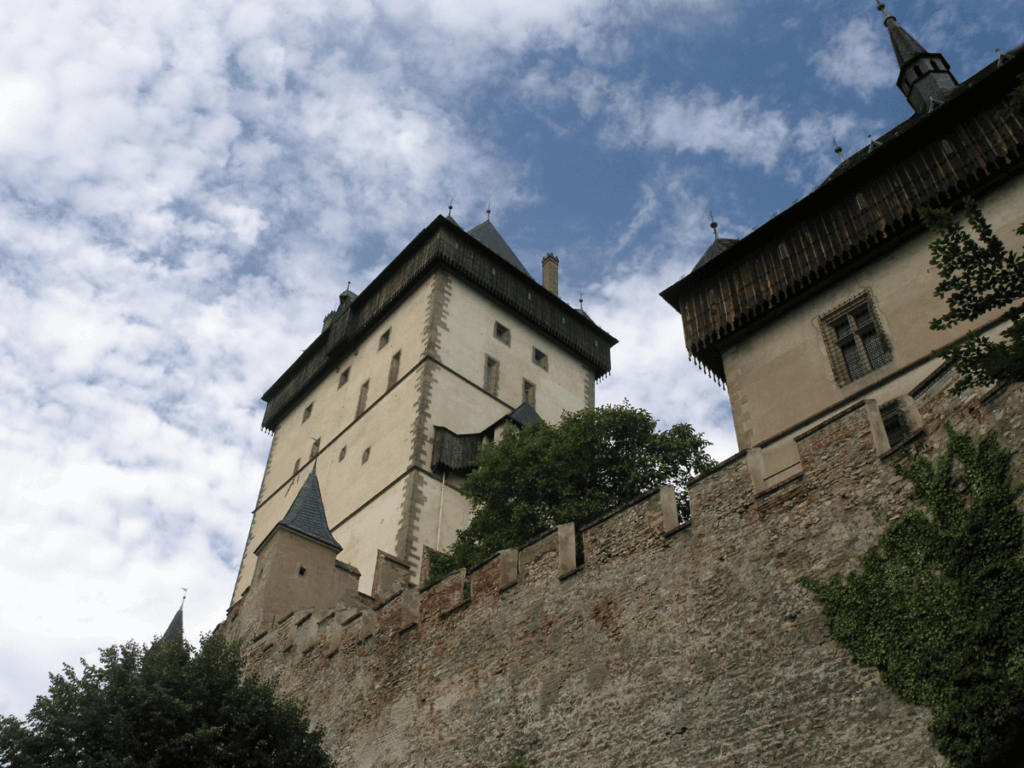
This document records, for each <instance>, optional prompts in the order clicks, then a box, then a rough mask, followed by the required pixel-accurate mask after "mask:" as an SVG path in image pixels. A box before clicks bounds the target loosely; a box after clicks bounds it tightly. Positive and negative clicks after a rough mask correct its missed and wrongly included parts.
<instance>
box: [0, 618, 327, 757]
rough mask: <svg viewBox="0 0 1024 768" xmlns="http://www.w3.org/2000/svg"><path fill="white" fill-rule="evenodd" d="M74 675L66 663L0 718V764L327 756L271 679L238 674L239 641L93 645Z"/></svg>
mask: <svg viewBox="0 0 1024 768" xmlns="http://www.w3.org/2000/svg"><path fill="white" fill-rule="evenodd" d="M82 664H83V666H84V670H83V672H82V675H81V677H79V676H78V675H77V674H76V673H75V670H74V668H73V667H71V666H70V665H68V664H65V665H64V671H63V673H62V674H59V675H54V674H51V675H50V690H49V695H47V696H40V697H38V698H37V699H36V703H35V706H33V707H32V710H31V711H30V712H29V715H28V718H27V719H26V721H25V722H22V721H20V720H19V719H18V718H16V717H4V718H3V719H2V720H0V765H2V766H9V767H10V768H42V767H43V766H45V767H46V768H70V767H71V766H75V768H79V767H81V768H88V767H91V766H97V767H98V766H103V768H136V767H138V768H141V767H142V766H146V768H163V767H164V766H166V767H167V768H172V767H173V768H181V767H182V766H213V767H216V766H245V767H246V768H249V767H251V768H262V767H263V766H266V767H267V768H269V767H270V766H303V767H305V766H312V767H313V768H327V766H330V765H331V761H330V759H329V757H328V756H327V754H326V753H325V752H324V751H323V748H322V747H321V740H322V738H323V732H322V731H321V730H316V731H312V732H310V731H309V720H308V719H307V717H306V715H305V711H304V709H303V706H302V705H301V704H298V703H296V702H293V701H277V700H275V699H274V684H273V683H267V682H260V681H258V680H257V679H256V678H254V677H252V676H248V677H246V676H244V675H243V672H242V658H241V655H240V652H239V648H238V645H237V644H228V643H227V642H226V641H225V640H224V639H223V638H222V637H220V636H214V635H207V636H205V637H204V638H203V639H202V642H201V643H200V649H199V651H198V652H196V651H195V648H193V647H192V646H191V645H189V644H188V643H185V642H173V641H167V640H164V641H161V642H158V643H155V644H154V645H153V646H152V647H150V648H146V647H145V646H140V645H138V644H136V643H135V642H134V641H133V642H129V643H127V644H125V645H120V646H117V645H115V646H111V647H110V648H107V649H105V650H102V651H101V653H100V663H99V665H98V666H93V665H91V664H86V663H85V660H84V659H83V660H82Z"/></svg>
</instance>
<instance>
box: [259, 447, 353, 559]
mask: <svg viewBox="0 0 1024 768" xmlns="http://www.w3.org/2000/svg"><path fill="white" fill-rule="evenodd" d="M277 527H280V528H288V529H289V530H291V531H295V532H296V533H299V534H302V535H303V536H307V537H309V538H311V539H313V540H315V541H319V542H320V543H321V544H326V545H327V546H329V547H333V548H334V549H336V550H337V551H338V552H340V551H341V545H340V544H338V542H337V541H335V540H334V536H332V535H331V529H330V528H329V527H328V526H327V515H326V514H325V513H324V502H323V498H322V497H321V496H320V481H319V480H317V477H316V465H315V464H314V465H313V469H312V470H310V473H309V477H307V478H306V482H304V483H303V484H302V488H300V489H299V494H298V496H296V497H295V501H293V502H292V506H291V508H289V510H288V514H286V515H285V516H284V519H282V520H281V522H280V523H278V524H277V526H275V528H277ZM267 538H270V537H269V536H268V537H267ZM264 541H265V540H264Z"/></svg>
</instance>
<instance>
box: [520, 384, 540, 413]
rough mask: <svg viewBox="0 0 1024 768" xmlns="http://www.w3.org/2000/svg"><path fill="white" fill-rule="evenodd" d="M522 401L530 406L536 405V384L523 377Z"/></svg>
mask: <svg viewBox="0 0 1024 768" xmlns="http://www.w3.org/2000/svg"><path fill="white" fill-rule="evenodd" d="M523 402H524V403H526V404H527V405H529V406H530V407H531V408H536V407H537V385H536V384H534V383H533V382H532V381H528V380H527V379H523Z"/></svg>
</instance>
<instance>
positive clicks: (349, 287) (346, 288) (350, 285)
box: [345, 280, 352, 291]
mask: <svg viewBox="0 0 1024 768" xmlns="http://www.w3.org/2000/svg"><path fill="white" fill-rule="evenodd" d="M351 288H352V281H351V280H349V281H348V285H346V286H345V290H346V291H348V290H350V289H351Z"/></svg>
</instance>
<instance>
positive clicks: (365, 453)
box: [363, 448, 370, 464]
mask: <svg viewBox="0 0 1024 768" xmlns="http://www.w3.org/2000/svg"><path fill="white" fill-rule="evenodd" d="M369 460H370V449H369V448H367V449H366V450H365V451H363V464H365V463H366V462H367V461H369Z"/></svg>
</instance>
